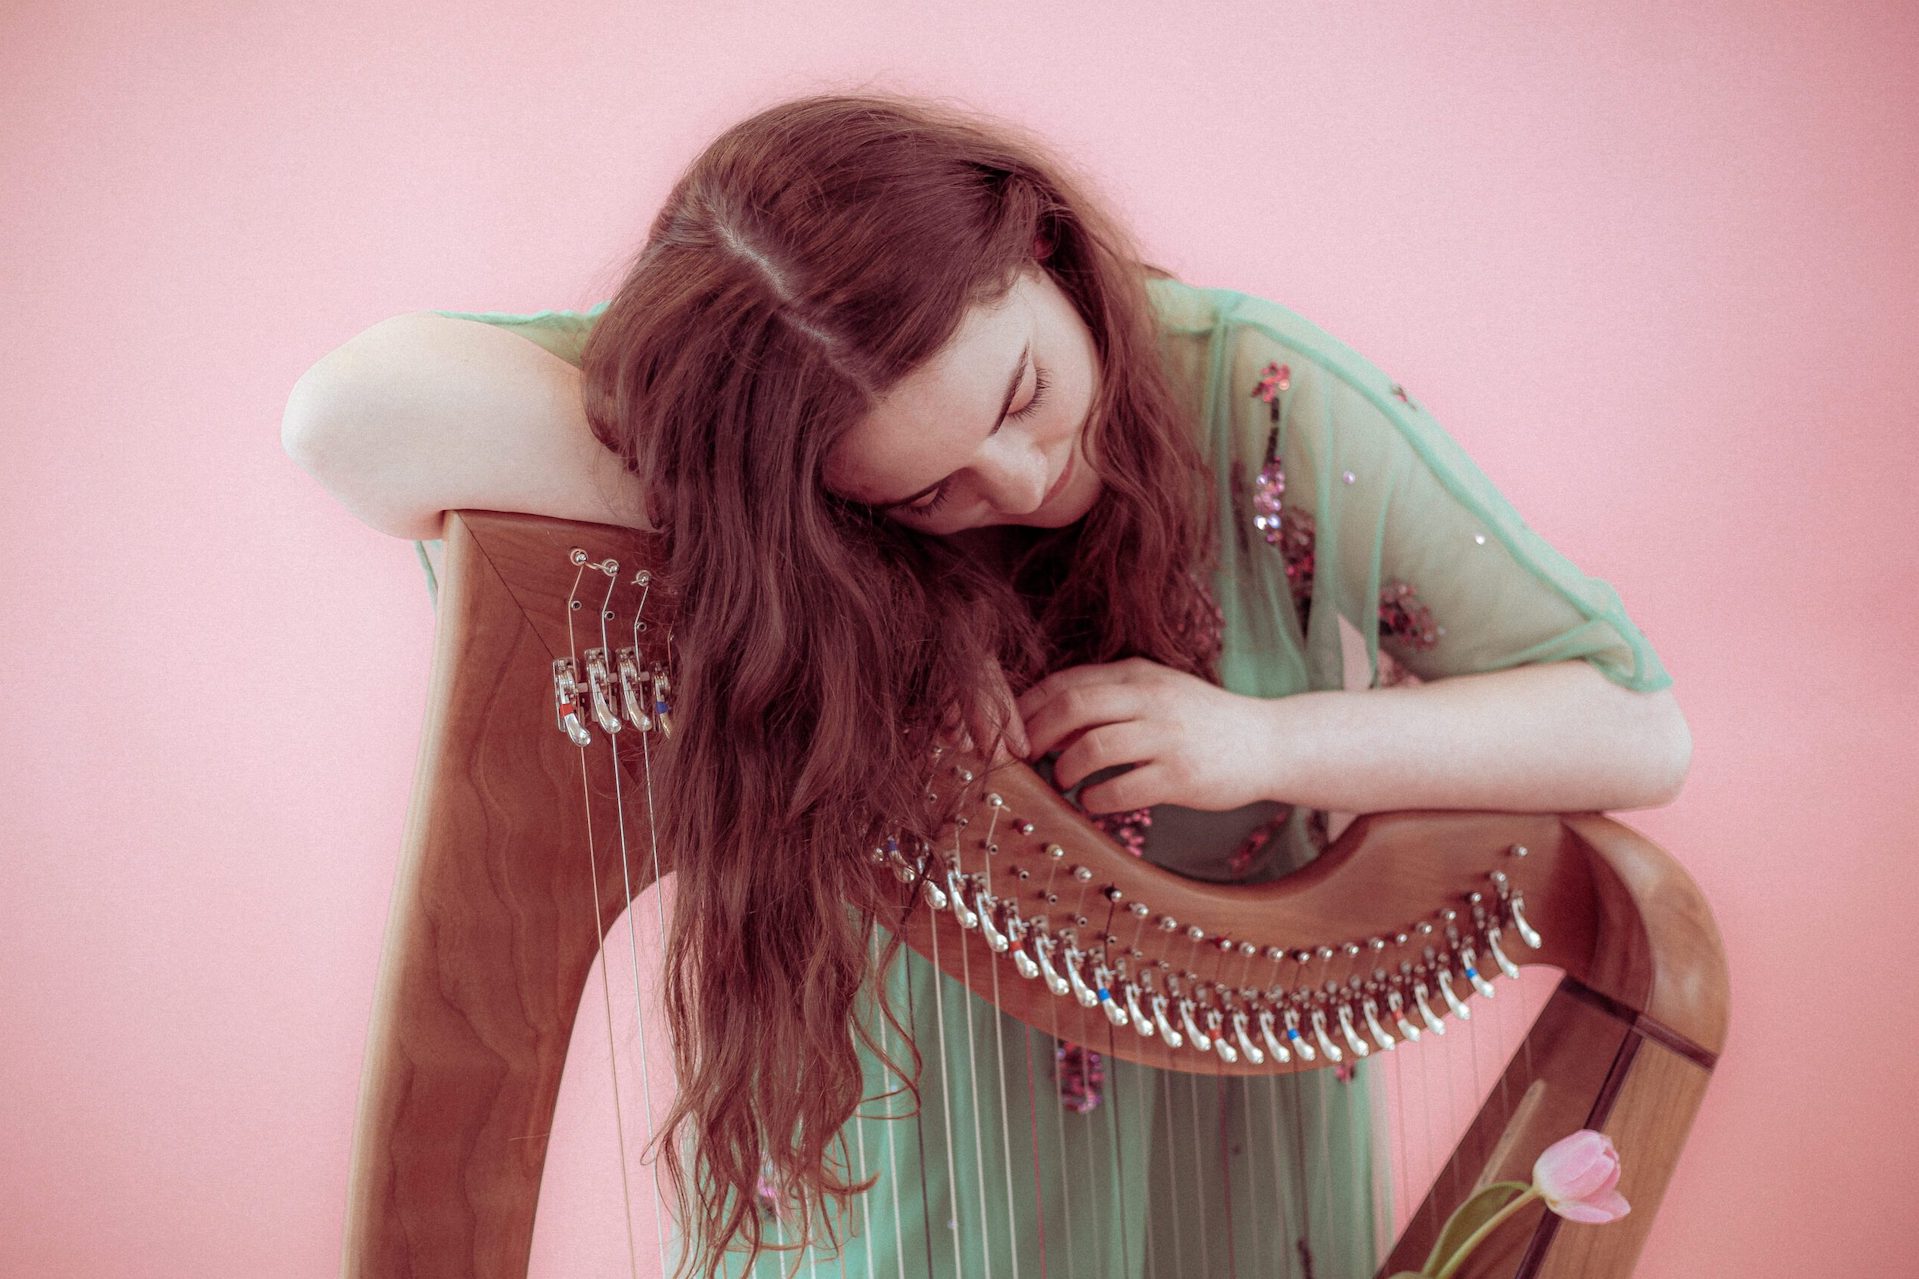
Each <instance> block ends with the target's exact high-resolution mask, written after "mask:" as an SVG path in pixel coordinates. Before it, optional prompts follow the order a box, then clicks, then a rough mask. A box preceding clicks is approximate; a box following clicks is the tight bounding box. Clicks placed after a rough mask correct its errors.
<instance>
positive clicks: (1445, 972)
mask: <svg viewBox="0 0 1919 1279" xmlns="http://www.w3.org/2000/svg"><path fill="white" fill-rule="evenodd" d="M1434 980H1436V981H1437V982H1438V983H1439V995H1440V998H1442V999H1444V1000H1445V1001H1446V1007H1448V1008H1450V1009H1452V1010H1453V1016H1455V1017H1457V1018H1459V1020H1461V1021H1471V1020H1472V1019H1473V1010H1472V1009H1470V1008H1468V1007H1466V1005H1465V1004H1463V1003H1461V1002H1460V1001H1459V996H1458V995H1456V994H1454V993H1453V974H1452V970H1450V969H1448V968H1445V967H1441V968H1440V970H1439V975H1438V977H1436V978H1435V979H1434Z"/></svg>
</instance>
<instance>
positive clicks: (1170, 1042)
mask: <svg viewBox="0 0 1919 1279" xmlns="http://www.w3.org/2000/svg"><path fill="white" fill-rule="evenodd" d="M1152 1003H1153V1024H1154V1025H1155V1026H1158V1027H1159V1037H1160V1038H1161V1039H1163V1040H1165V1041H1166V1046H1167V1047H1168V1048H1177V1047H1179V1046H1180V1045H1181V1044H1183V1043H1185V1042H1186V1041H1185V1040H1184V1039H1181V1038H1180V1034H1179V1032H1178V1031H1177V1030H1174V1029H1173V1023H1172V1022H1171V1020H1169V1019H1168V1018H1167V1016H1166V996H1164V995H1154V996H1153V1000H1152Z"/></svg>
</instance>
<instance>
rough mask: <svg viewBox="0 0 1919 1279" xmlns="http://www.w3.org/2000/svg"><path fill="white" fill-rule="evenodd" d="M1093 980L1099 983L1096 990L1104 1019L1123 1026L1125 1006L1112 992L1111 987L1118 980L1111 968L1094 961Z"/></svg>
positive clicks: (1116, 983)
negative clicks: (1104, 1015)
mask: <svg viewBox="0 0 1919 1279" xmlns="http://www.w3.org/2000/svg"><path fill="white" fill-rule="evenodd" d="M1093 980H1094V981H1096V982H1098V983H1099V990H1098V992H1097V994H1098V995H1099V1006H1100V1010H1101V1011H1102V1012H1104V1013H1105V1014H1106V1020H1107V1021H1110V1022H1112V1023H1113V1025H1115V1026H1124V1025H1125V1024H1126V1008H1125V1006H1124V1005H1122V1004H1121V1003H1120V1002H1119V998H1118V997H1117V996H1116V995H1114V994H1113V987H1114V986H1116V985H1118V984H1119V983H1118V980H1117V979H1116V978H1115V977H1114V976H1113V970H1112V969H1110V968H1108V967H1107V966H1106V965H1105V964H1104V963H1095V964H1094V965H1093ZM1127 984H1128V985H1131V984H1132V983H1130V982H1129V983H1127Z"/></svg>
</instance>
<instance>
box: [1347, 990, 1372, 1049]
mask: <svg viewBox="0 0 1919 1279" xmlns="http://www.w3.org/2000/svg"><path fill="white" fill-rule="evenodd" d="M1339 1029H1340V1033H1341V1034H1343V1035H1345V1036H1346V1046H1347V1047H1348V1048H1350V1049H1352V1051H1353V1056H1355V1057H1364V1056H1365V1055H1366V1054H1367V1053H1369V1052H1371V1051H1372V1049H1371V1048H1369V1047H1368V1046H1367V1044H1366V1041H1365V1040H1364V1039H1362V1038H1360V1034H1359V1031H1358V1029H1357V1028H1356V1027H1354V1025H1353V1006H1352V1005H1351V1004H1349V1003H1347V1002H1346V1001H1345V1000H1343V999H1342V1000H1340V1001H1339Z"/></svg>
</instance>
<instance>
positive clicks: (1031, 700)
mask: <svg viewBox="0 0 1919 1279" xmlns="http://www.w3.org/2000/svg"><path fill="white" fill-rule="evenodd" d="M1139 660H1140V659H1138V658H1131V657H1129V658H1127V659H1126V660H1125V661H1123V662H1092V663H1088V664H1087V665H1085V666H1068V667H1066V668H1065V669H1063V670H1057V671H1054V672H1053V673H1052V674H1051V675H1048V676H1047V677H1046V678H1045V679H1043V680H1041V681H1040V682H1039V683H1037V684H1035V685H1033V686H1032V687H1031V688H1029V689H1027V690H1026V691H1025V692H1024V693H1021V694H1020V695H1019V713H1020V714H1021V715H1023V716H1025V717H1026V722H1027V723H1028V724H1029V725H1030V724H1031V723H1032V721H1033V716H1034V715H1035V714H1037V713H1038V712H1039V710H1040V708H1041V707H1043V706H1045V705H1046V704H1047V703H1048V702H1051V701H1052V700H1054V699H1055V698H1057V697H1059V696H1060V695H1061V694H1062V693H1066V692H1070V691H1071V690H1073V689H1075V688H1081V687H1084V686H1086V685H1089V684H1117V683H1120V682H1122V681H1123V680H1124V679H1125V678H1126V677H1127V675H1128V674H1129V672H1131V671H1132V670H1133V669H1134V668H1133V663H1135V662H1137V661H1139Z"/></svg>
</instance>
